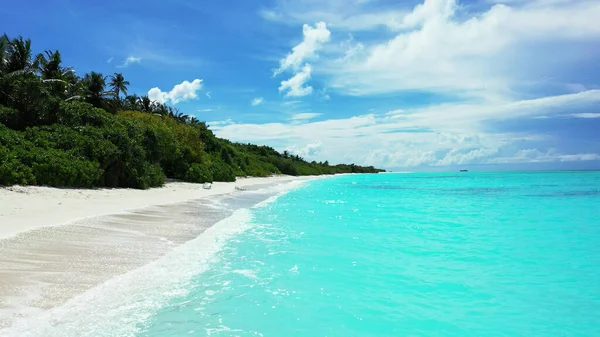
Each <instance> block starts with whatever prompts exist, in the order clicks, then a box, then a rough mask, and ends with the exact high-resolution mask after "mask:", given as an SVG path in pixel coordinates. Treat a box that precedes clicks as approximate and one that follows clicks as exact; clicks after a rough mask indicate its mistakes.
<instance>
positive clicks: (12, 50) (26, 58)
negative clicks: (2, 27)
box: [3, 35, 35, 76]
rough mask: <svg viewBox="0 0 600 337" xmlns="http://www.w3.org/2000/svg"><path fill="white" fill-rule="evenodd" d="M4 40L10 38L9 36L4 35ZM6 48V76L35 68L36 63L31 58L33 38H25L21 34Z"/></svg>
mask: <svg viewBox="0 0 600 337" xmlns="http://www.w3.org/2000/svg"><path fill="white" fill-rule="evenodd" d="M3 40H8V37H6V35H4V37H3ZM4 43H6V42H4ZM5 48H6V47H5ZM6 49H7V50H6V51H7V52H6V53H5V55H4V75H5V76H13V75H20V74H23V73H28V72H32V71H33V70H34V69H35V63H34V62H33V61H32V58H31V40H29V39H27V40H23V37H21V36H19V37H18V38H14V39H12V41H10V42H9V43H8V44H7V48H6Z"/></svg>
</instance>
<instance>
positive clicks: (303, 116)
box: [290, 112, 322, 121]
mask: <svg viewBox="0 0 600 337" xmlns="http://www.w3.org/2000/svg"><path fill="white" fill-rule="evenodd" d="M321 115H322V114H320V113H315V112H303V113H298V114H295V115H293V116H292V117H290V120H291V121H307V120H310V119H313V118H315V117H319V116H321Z"/></svg>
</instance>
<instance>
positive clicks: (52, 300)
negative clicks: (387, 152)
mask: <svg viewBox="0 0 600 337" xmlns="http://www.w3.org/2000/svg"><path fill="white" fill-rule="evenodd" d="M305 179H311V178H295V177H288V176H278V177H270V178H244V179H238V181H237V182H235V183H214V184H213V185H212V188H211V189H209V190H207V189H203V188H202V185H199V184H189V183H169V184H167V185H165V187H162V188H156V189H150V190H146V191H141V190H133V189H98V190H84V189H81V190H78V189H56V188H47V187H33V186H28V187H21V186H14V187H7V188H0V332H1V330H2V329H3V328H6V327H8V326H10V325H11V324H12V322H13V321H14V320H15V319H18V318H21V317H31V316H35V315H37V314H39V313H40V312H42V311H44V310H47V309H49V308H52V307H55V306H59V305H61V304H63V303H65V302H66V301H67V300H68V299H69V298H72V297H74V296H76V295H79V294H82V293H83V292H85V291H87V290H89V289H91V288H92V287H94V286H96V285H99V284H101V283H103V282H106V281H107V280H109V279H111V278H113V277H115V276H117V275H120V274H123V273H126V272H128V271H131V270H133V269H136V268H139V267H141V266H143V265H145V264H147V263H149V262H151V261H154V260H156V259H158V258H160V257H161V256H163V255H164V254H166V253H167V252H169V251H170V250H172V249H173V248H175V247H177V246H179V245H181V244H183V243H185V242H186V241H188V240H191V239H193V238H195V237H197V236H198V235H200V234H202V232H203V231H205V230H206V229H207V228H209V227H210V226H212V225H213V224H214V223H216V222H217V221H219V220H222V219H223V218H225V217H227V216H229V215H230V214H231V211H230V210H226V209H223V208H222V207H221V206H220V204H219V202H218V199H219V197H218V196H219V195H220V196H227V195H235V196H236V198H238V197H239V198H241V199H242V200H241V202H242V204H243V203H244V202H245V203H246V204H252V203H256V202H258V201H259V200H258V199H256V200H255V199H248V200H246V201H244V200H243V199H244V198H246V196H244V195H242V194H244V193H246V192H242V191H239V190H238V189H236V187H238V188H240V187H241V188H243V189H246V190H249V191H250V190H254V191H257V190H258V191H260V190H261V189H263V190H264V189H265V188H267V187H273V186H274V185H278V184H287V183H290V182H293V181H298V180H305ZM251 193H253V192H251ZM251 193H250V194H251ZM246 195H249V194H248V193H247V194H246Z"/></svg>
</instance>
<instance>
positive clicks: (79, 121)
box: [0, 35, 380, 188]
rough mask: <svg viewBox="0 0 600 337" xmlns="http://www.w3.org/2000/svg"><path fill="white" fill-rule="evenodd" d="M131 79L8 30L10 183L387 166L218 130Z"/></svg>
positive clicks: (2, 41)
mask: <svg viewBox="0 0 600 337" xmlns="http://www.w3.org/2000/svg"><path fill="white" fill-rule="evenodd" d="M129 84H130V83H129V82H128V81H127V80H126V79H125V77H124V76H123V74H121V73H115V74H113V75H111V76H110V77H107V76H104V75H103V74H100V73H97V72H90V73H87V74H85V75H83V76H82V77H80V76H78V75H76V72H75V71H74V70H73V69H72V68H71V67H65V66H64V65H63V64H62V58H61V54H60V52H59V51H45V52H44V53H40V54H38V55H34V54H33V53H32V51H31V41H30V40H25V39H23V38H22V37H18V38H13V39H10V38H9V37H7V36H6V35H4V36H2V37H0V184H2V185H13V184H37V185H48V186H71V187H101V186H107V187H132V188H149V187H153V186H160V185H162V184H163V183H164V181H165V178H166V177H169V178H176V179H181V180H184V181H190V182H197V183H203V182H212V181H234V180H235V179H236V177H239V176H268V175H271V174H290V175H320V174H335V173H349V172H356V173H367V172H369V173H374V172H379V171H380V170H377V169H375V168H373V167H360V166H356V165H335V166H334V165H329V164H328V163H327V162H325V163H317V162H307V161H305V160H304V159H303V158H301V157H299V156H298V155H291V154H289V153H288V152H284V153H283V154H280V153H279V152H277V151H275V150H274V149H273V148H271V147H267V146H258V145H252V144H239V143H232V142H230V141H228V140H225V139H220V138H217V137H216V136H215V135H214V134H213V132H212V131H211V130H210V129H209V128H208V125H206V123H205V122H201V121H199V120H198V119H196V117H193V116H188V115H184V114H182V113H180V112H179V111H178V110H177V109H173V108H172V107H169V106H167V105H165V104H160V103H157V102H153V101H152V100H150V99H149V98H148V97H147V96H142V97H138V96H137V95H135V94H133V95H127V88H128V86H129Z"/></svg>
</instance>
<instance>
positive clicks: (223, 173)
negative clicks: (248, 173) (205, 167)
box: [210, 160, 235, 181]
mask: <svg viewBox="0 0 600 337" xmlns="http://www.w3.org/2000/svg"><path fill="white" fill-rule="evenodd" d="M210 170H211V173H212V177H213V179H214V180H215V181H235V173H234V172H233V169H232V168H231V166H229V165H227V164H225V163H223V162H222V161H220V160H213V162H212V163H211V167H210Z"/></svg>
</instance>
